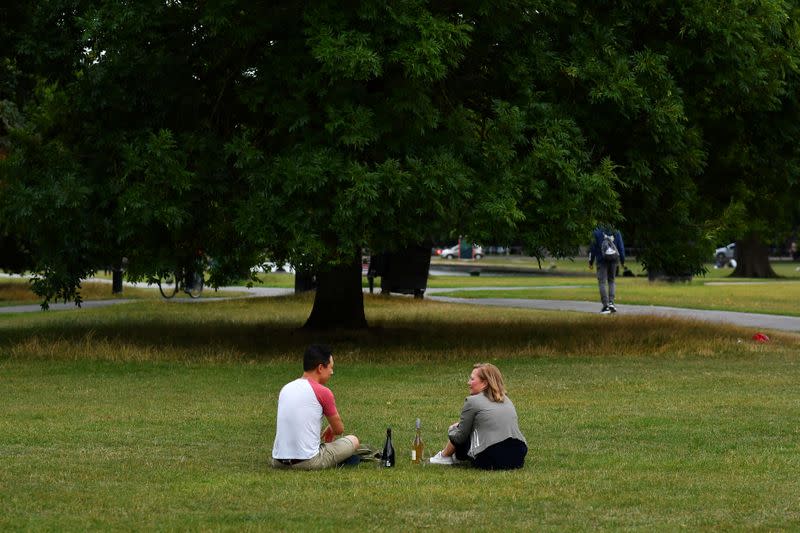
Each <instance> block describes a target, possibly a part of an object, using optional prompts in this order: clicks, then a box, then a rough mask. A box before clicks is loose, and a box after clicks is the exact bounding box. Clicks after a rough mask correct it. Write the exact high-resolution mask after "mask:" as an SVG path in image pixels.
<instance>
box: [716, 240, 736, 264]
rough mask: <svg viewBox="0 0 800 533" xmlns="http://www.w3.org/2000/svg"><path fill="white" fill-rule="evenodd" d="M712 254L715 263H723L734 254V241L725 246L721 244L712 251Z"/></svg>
mask: <svg viewBox="0 0 800 533" xmlns="http://www.w3.org/2000/svg"><path fill="white" fill-rule="evenodd" d="M714 255H715V256H716V258H717V263H719V264H725V263H727V262H728V261H730V260H731V259H733V258H734V256H735V255H736V243H735V242H732V243H730V244H729V245H727V246H722V247H721V248H717V250H716V251H715V252H714Z"/></svg>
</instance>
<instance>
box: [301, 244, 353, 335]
mask: <svg viewBox="0 0 800 533" xmlns="http://www.w3.org/2000/svg"><path fill="white" fill-rule="evenodd" d="M303 327H304V328H306V329H337V328H341V329H363V328H366V327H367V318H366V316H365V315H364V292H363V290H362V288H361V256H360V255H354V256H353V261H352V262H351V263H350V264H347V265H341V266H338V267H334V268H331V269H327V270H326V271H324V272H317V293H316V295H315V297H314V307H313V309H311V315H310V316H309V317H308V320H307V321H306V324H305V326H303Z"/></svg>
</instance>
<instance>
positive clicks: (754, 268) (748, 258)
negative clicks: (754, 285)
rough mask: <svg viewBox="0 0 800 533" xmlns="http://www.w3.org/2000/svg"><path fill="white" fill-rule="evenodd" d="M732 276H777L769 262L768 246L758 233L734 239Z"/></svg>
mask: <svg viewBox="0 0 800 533" xmlns="http://www.w3.org/2000/svg"><path fill="white" fill-rule="evenodd" d="M731 277H732V278H777V277H778V275H777V274H776V273H775V271H774V270H773V269H772V265H770V264H769V248H768V247H767V246H766V245H765V244H763V243H762V242H761V239H760V237H759V236H758V235H755V234H751V235H748V236H747V237H746V238H744V239H742V240H739V241H736V268H735V269H734V271H733V273H732V274H731Z"/></svg>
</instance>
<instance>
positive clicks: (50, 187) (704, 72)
mask: <svg viewBox="0 0 800 533" xmlns="http://www.w3.org/2000/svg"><path fill="white" fill-rule="evenodd" d="M791 9H793V7H792V6H791V4H786V3H783V2H777V1H774V0H760V1H756V2H738V1H737V2H728V1H725V2H724V1H722V0H712V1H700V0H682V1H680V2H677V3H676V2H666V1H665V0H648V1H644V2H637V3H628V2H623V3H614V2H607V1H600V0H597V1H590V2H581V3H580V4H578V3H573V2H563V1H558V2H557V1H554V0H553V1H551V0H537V1H525V0H518V1H513V0H509V1H505V2H489V1H478V0H475V1H467V2H460V3H458V4H457V5H456V4H454V3H450V2H428V1H423V0H417V1H401V2H385V1H362V2H344V3H342V2H330V1H329V0H328V1H322V0H320V1H316V2H304V3H300V2H288V1H286V2H280V1H279V2H270V3H253V2H246V1H242V0H239V1H237V0H231V1H228V2H225V3H224V4H222V3H208V2H199V1H174V2H171V1H170V2H165V1H163V0H149V1H142V2H137V3H135V4H132V3H130V2H124V1H122V0H96V1H92V2H90V1H86V2H82V3H79V2H71V3H68V2H64V1H60V2H59V1H55V0H51V1H49V2H48V1H42V2H37V3H35V4H33V5H31V6H27V7H25V8H19V9H18V11H17V12H15V13H17V15H18V19H19V21H18V22H16V23H15V28H20V30H19V31H16V32H15V33H13V36H11V37H8V42H7V43H6V44H7V49H8V50H12V55H13V54H19V53H21V52H22V51H25V50H26V49H29V47H30V43H31V42H38V41H37V36H38V35H39V34H44V33H47V32H49V33H52V35H50V36H49V37H48V39H47V42H52V43H55V44H54V47H55V49H57V50H58V51H59V52H58V54H55V55H53V56H52V57H58V58H59V65H60V66H59V67H58V68H56V67H53V66H48V65H47V64H45V63H43V62H36V61H31V62H29V63H28V65H27V66H26V67H25V69H26V71H27V72H28V75H29V76H30V79H35V80H36V81H37V83H36V86H35V90H34V88H30V90H26V91H24V94H15V96H14V97H13V98H11V99H12V100H14V101H15V102H17V104H18V105H19V108H20V109H21V110H22V111H23V113H24V115H25V116H26V126H25V127H23V128H16V129H15V131H14V132H13V134H12V135H11V137H12V138H13V139H14V150H13V151H12V153H11V155H10V157H8V159H6V160H5V162H3V163H2V164H0V183H2V187H3V189H2V197H0V225H2V228H0V229H3V230H4V231H12V230H13V232H14V233H15V235H17V236H18V238H19V239H20V240H21V241H23V242H26V243H29V246H28V249H29V250H30V252H31V255H30V257H31V258H32V260H33V261H34V264H33V270H34V271H35V272H37V273H38V274H39V276H38V277H37V279H38V282H37V283H38V284H37V285H36V288H37V290H38V291H39V292H40V294H42V295H43V296H44V297H45V298H53V297H73V296H75V295H76V292H75V289H76V287H78V286H79V283H80V280H81V279H83V278H84V277H85V276H86V275H88V274H90V273H91V272H92V270H93V269H94V268H97V267H98V266H100V265H108V264H113V263H114V262H115V261H119V260H120V258H121V257H122V256H123V255H124V256H126V257H128V258H129V271H128V275H129V276H130V277H131V278H133V279H144V278H148V277H150V276H154V275H157V274H158V273H159V272H161V271H163V270H165V269H172V268H174V267H175V266H188V265H190V264H191V263H192V262H194V261H196V260H197V257H198V254H202V255H203V256H207V257H211V258H213V261H212V264H211V282H212V284H220V283H224V282H226V281H228V280H230V279H232V278H236V277H241V276H242V275H246V273H247V272H248V271H249V267H251V266H252V265H254V264H256V263H258V262H260V261H263V260H265V259H274V260H277V261H284V260H287V261H290V262H292V263H293V264H294V265H295V266H297V267H298V268H300V269H302V270H304V271H308V270H313V271H315V272H316V273H317V278H318V281H319V288H318V290H317V295H316V300H315V305H314V309H313V310H312V313H311V316H310V317H309V321H308V325H309V326H311V327H331V326H345V327H362V326H364V325H365V324H366V321H365V318H364V312H363V300H362V296H361V294H362V293H361V289H360V277H359V275H358V268H359V266H358V257H359V254H360V251H361V249H362V248H363V247H369V248H370V249H373V250H387V251H389V250H392V249H399V248H402V247H404V246H406V245H409V244H415V243H420V242H426V240H429V239H430V238H431V237H432V236H439V235H458V234H466V235H470V236H471V237H472V238H474V239H476V240H483V241H488V240H490V239H492V240H498V241H505V242H508V241H511V240H516V241H522V242H524V243H525V245H526V247H527V248H528V249H529V250H533V251H536V250H542V249H546V250H548V251H549V252H550V253H554V254H556V255H566V254H569V253H572V252H573V251H574V250H575V247H576V245H577V244H579V243H581V242H582V241H584V240H585V239H586V237H587V235H588V230H589V229H590V228H591V227H592V226H593V225H594V224H595V223H597V222H598V221H600V220H603V221H607V222H618V223H622V224H623V228H624V229H625V230H626V233H628V235H629V236H631V237H633V240H634V241H635V242H636V243H637V244H638V245H639V247H640V257H641V258H642V259H643V261H644V263H645V264H646V266H647V268H648V269H649V270H651V271H660V272H665V273H668V274H685V273H696V272H699V271H701V270H702V263H703V259H704V256H705V255H707V254H709V253H710V249H711V245H712V242H713V238H714V236H715V235H716V233H715V232H717V228H722V227H724V223H725V217H723V216H720V213H722V212H725V210H726V208H728V209H727V211H728V212H730V211H731V210H732V209H733V208H732V207H729V206H736V205H744V206H745V207H744V209H745V211H746V212H747V213H748V216H751V217H753V218H755V217H754V213H755V211H754V210H753V209H752V204H747V205H745V204H744V203H743V202H746V201H747V200H748V198H752V197H754V196H755V195H756V194H755V193H756V191H757V190H758V189H757V186H758V185H762V184H769V190H770V191H773V193H774V191H779V190H780V189H781V188H782V187H784V188H787V189H788V188H789V187H796V183H797V182H796V177H795V176H796V173H795V167H796V154H795V152H794V150H793V143H792V141H793V139H794V138H796V133H795V131H794V129H793V128H796V124H797V121H794V122H793V116H794V115H793V113H794V112H795V108H796V105H795V103H794V98H795V95H796V89H795V87H796V81H795V78H796V52H797V50H796V48H797V35H796V31H795V19H794V12H793V11H792V10H791ZM726 10H727V11H726ZM45 14H49V15H48V16H49V17H50V18H52V17H55V18H56V19H57V20H58V24H55V25H53V24H52V23H51V21H49V20H48V17H47V16H45ZM58 43H62V44H61V45H60V46H58ZM26 47H27V48H26ZM51 70H53V72H51ZM781 117H783V118H782V119H781V120H778V119H780V118H781ZM753 120H755V121H760V122H759V124H757V125H755V126H753V125H751V124H750V121H753ZM775 158H778V159H780V164H779V165H775V166H774V167H771V166H769V165H767V162H768V161H770V160H771V159H775ZM729 177H730V178H731V179H735V180H736V183H737V184H738V185H737V187H735V188H733V189H732V188H731V187H729V186H728V183H729V182H728V181H724V180H725V179H726V178H729ZM731 190H735V191H739V192H737V194H735V195H732V194H731ZM620 196H621V198H622V205H623V209H622V210H620V204H619V197H620ZM776 198H777V196H776ZM781 205H785V204H781ZM786 205H788V204H786ZM776 213H778V211H777V210H772V211H770V210H768V209H765V210H764V214H763V220H766V221H769V220H773V221H774V217H775V215H776ZM770 216H772V217H773V218H772V219H771V218H769V217H770ZM623 218H624V219H625V220H624V221H623V220H622V219H623ZM729 218H730V217H729ZM728 225H730V224H728Z"/></svg>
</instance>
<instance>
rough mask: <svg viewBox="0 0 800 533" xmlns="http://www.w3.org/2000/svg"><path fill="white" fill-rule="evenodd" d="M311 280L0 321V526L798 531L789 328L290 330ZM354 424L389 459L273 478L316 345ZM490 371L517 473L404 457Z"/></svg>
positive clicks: (440, 430)
mask: <svg viewBox="0 0 800 533" xmlns="http://www.w3.org/2000/svg"><path fill="white" fill-rule="evenodd" d="M311 303H312V300H311V297H310V296H303V297H290V298H274V299H248V300H237V301H229V302H203V303H183V304H181V303H179V304H172V303H170V304H167V303H164V302H160V301H158V300H154V301H147V300H145V301H141V302H135V303H129V304H126V305H124V306H116V307H110V308H104V309H97V310H89V309H84V310H81V311H77V312H74V311H73V312H59V313H36V314H29V315H0V397H2V399H3V400H2V401H3V408H2V410H0V458H1V459H2V467H1V468H0V530H71V531H76V530H81V531H82V530H87V529H88V530H98V529H102V530H108V529H123V530H134V529H135V530H142V529H165V530H252V531H276V530H277V531H311V530H319V531H341V530H346V529H347V530H353V529H356V530H371V531H376V530H380V531H385V530H388V531H408V530H418V529H428V530H433V531H453V530H476V531H507V530H515V531H516V530H525V531H530V530H558V531H562V530H587V529H601V530H619V529H629V530H647V531H650V530H653V529H657V530H673V529H692V530H697V529H701V530H704V529H717V530H720V529H724V530H752V529H767V530H774V529H797V528H800V507H798V504H797V502H798V495H800V481H798V478H800V476H799V475H798V474H800V422H799V421H800V393H798V391H797V386H796V384H797V383H798V381H800V364H799V363H800V355H798V353H799V352H800V350H798V349H799V348H800V337H799V336H797V335H791V334H781V333H776V332H770V337H771V338H772V341H771V342H770V343H768V344H757V343H754V342H752V341H751V340H750V338H749V335H750V333H751V332H749V331H746V330H742V329H739V328H735V327H724V326H715V325H705V324H697V323H690V322H681V321H675V320H667V319H660V318H642V317H626V316H616V317H614V320H613V321H612V322H609V321H608V320H607V318H608V317H600V316H594V315H581V314H576V313H550V312H539V311H527V310H499V309H491V310H487V309H473V308H471V307H467V306H459V305H446V304H439V303H436V302H430V301H415V300H413V299H410V298H402V297H398V298H381V297H377V296H375V297H367V298H366V306H367V315H368V319H369V321H370V324H371V326H372V328H371V329H370V330H368V331H363V332H331V333H327V334H314V333H310V332H307V331H304V330H301V329H299V327H300V326H301V325H302V323H303V321H304V319H305V317H306V316H307V314H308V312H309V310H310V307H311ZM313 341H322V342H328V343H330V344H331V345H332V346H333V347H334V350H335V357H336V372H335V374H334V376H333V378H332V380H331V381H330V382H329V386H330V387H331V389H332V390H333V391H334V394H335V395H336V398H337V404H338V407H339V410H340V412H341V414H342V417H343V419H344V422H345V425H346V428H347V431H348V432H354V433H356V434H358V435H359V436H360V437H361V438H362V440H364V441H366V442H367V443H370V444H372V445H374V446H376V447H380V446H381V444H382V442H383V435H384V433H385V430H386V427H387V426H391V427H392V428H393V430H394V436H395V448H396V450H397V454H398V458H399V460H398V465H397V467H396V468H394V469H378V468H376V467H375V466H374V465H373V464H369V463H365V464H362V465H360V466H358V467H350V468H343V469H338V470H334V471H327V472H321V473H305V472H286V471H274V470H272V469H271V468H270V467H269V466H268V465H269V457H270V451H271V445H272V439H273V437H274V423H275V412H276V404H277V395H278V392H279V390H280V387H281V386H282V385H283V384H284V383H286V382H288V381H290V380H292V379H294V378H295V377H297V376H298V375H299V374H300V354H301V353H302V350H303V348H304V347H305V346H306V345H307V344H308V343H310V342H313ZM478 361H490V362H494V363H495V364H497V365H498V366H499V367H500V369H501V370H502V371H503V372H504V374H505V376H506V381H507V386H508V389H509V395H510V397H511V398H512V400H513V401H514V403H515V405H516V407H517V411H518V414H519V419H520V426H521V428H522V431H523V433H524V434H525V435H526V436H527V439H528V444H529V447H530V452H529V455H528V459H527V462H526V466H525V468H524V469H522V470H520V471H514V472H478V471H473V470H470V469H465V468H453V467H436V466H430V465H427V466H418V465H412V464H410V461H409V460H408V458H409V454H410V443H411V440H412V438H413V427H414V419H415V418H417V417H419V418H421V419H422V424H423V437H424V439H425V442H426V450H427V452H428V454H432V453H435V452H436V451H437V450H438V449H439V448H440V447H441V445H442V444H443V443H444V438H445V432H446V428H447V426H448V425H449V424H450V423H452V422H453V421H454V420H455V419H456V418H457V416H458V412H459V409H460V406H461V403H462V402H463V399H464V397H465V395H466V394H467V386H466V380H467V376H468V374H469V371H470V369H471V366H472V364H473V363H475V362H478Z"/></svg>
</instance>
